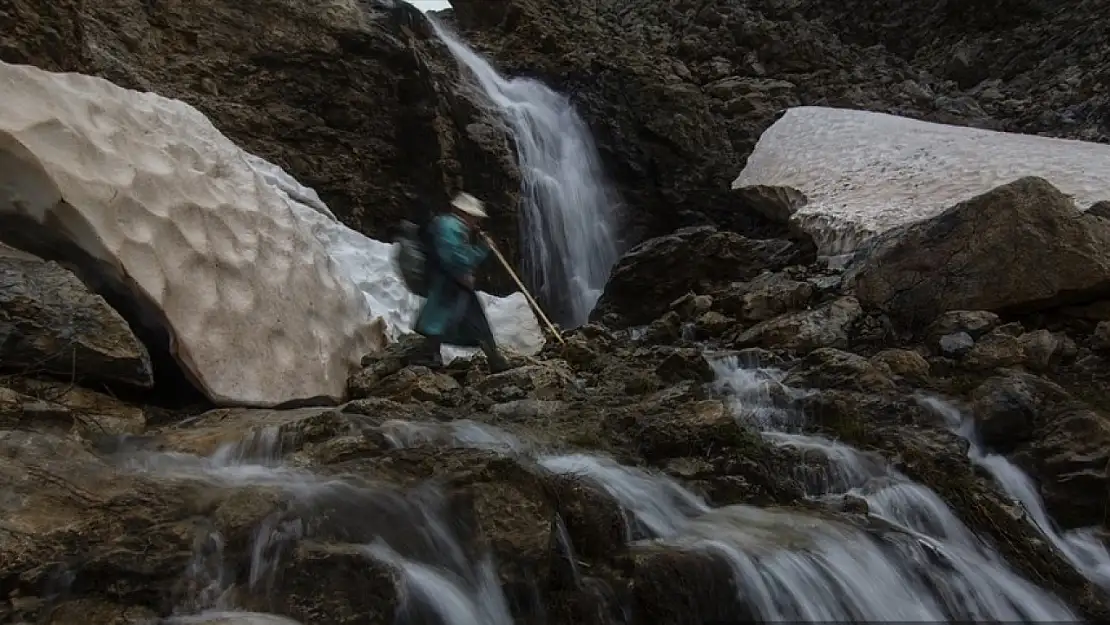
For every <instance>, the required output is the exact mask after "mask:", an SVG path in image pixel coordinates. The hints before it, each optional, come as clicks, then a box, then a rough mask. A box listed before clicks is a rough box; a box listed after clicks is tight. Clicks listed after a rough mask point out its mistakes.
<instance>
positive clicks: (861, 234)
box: [732, 106, 1110, 256]
mask: <svg viewBox="0 0 1110 625" xmlns="http://www.w3.org/2000/svg"><path fill="white" fill-rule="evenodd" d="M1021 176H1039V177H1041V178H1044V179H1046V180H1048V181H1049V182H1050V183H1052V184H1053V185H1054V186H1056V187H1058V188H1059V189H1060V190H1061V191H1063V192H1064V193H1066V194H1068V195H1070V196H1072V197H1073V198H1074V200H1075V202H1076V204H1077V205H1079V206H1088V205H1090V204H1091V203H1093V202H1095V201H1097V200H1101V199H1104V198H1106V197H1110V182H1107V180H1108V178H1110V146H1106V145H1102V144H1097V143H1086V142H1078V141H1068V140H1063V139H1052V138H1047V137H1037V136H1032V135H1018V134H1012V133H1001V132H994V131H990V130H979V129H973V128H963V127H960V126H950V125H944V124H933V123H929V122H922V121H917V120H912V119H907V118H903V117H895V116H892V115H884V114H881V113H869V112H866V111H852V110H846V109H831V108H823V107H809V106H806V107H798V108H792V109H790V110H788V111H786V113H785V114H784V115H783V116H782V117H780V118H779V120H778V121H776V122H775V123H774V124H773V125H772V126H771V127H770V128H769V129H767V131H766V132H765V133H763V136H762V137H760V139H759V143H757V144H756V146H755V150H754V151H753V152H752V154H751V156H750V157H749V158H748V163H747V165H745V167H744V170H743V171H741V172H740V175H739V176H738V177H737V178H736V180H734V181H733V183H732V186H733V188H737V189H744V188H747V187H760V186H763V187H776V186H777V187H788V188H794V189H797V190H798V191H800V192H801V193H803V194H804V196H805V199H806V201H805V203H804V206H801V207H800V208H797V209H796V210H795V211H793V213H792V214H791V215H790V222H791V223H792V224H793V225H794V227H795V228H796V229H798V230H801V231H803V232H805V233H806V234H808V235H810V236H811V237H812V238H813V240H814V241H815V242H816V244H817V249H818V252H819V253H822V254H825V255H830V256H833V255H839V254H847V253H850V252H852V251H854V250H856V249H857V248H859V246H860V245H862V244H863V243H864V242H865V241H866V240H867V239H868V238H870V237H872V236H874V235H876V234H880V233H882V232H885V231H887V230H891V229H893V228H897V227H899V226H903V225H906V224H909V223H914V222H917V221H921V220H923V219H928V218H930V217H934V216H936V215H937V214H939V213H940V212H941V211H943V210H944V209H946V208H948V207H950V206H952V205H953V204H956V203H957V202H962V201H964V200H968V199H970V198H972V197H974V196H976V195H979V194H982V193H985V192H987V191H989V190H991V189H992V188H994V187H997V186H999V185H1002V184H1005V183H1009V182H1012V181H1013V180H1014V179H1015V178H1018V177H1021ZM779 204H782V202H779ZM787 205H789V203H788V204H787Z"/></svg>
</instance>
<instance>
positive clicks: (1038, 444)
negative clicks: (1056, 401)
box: [1028, 408, 1110, 529]
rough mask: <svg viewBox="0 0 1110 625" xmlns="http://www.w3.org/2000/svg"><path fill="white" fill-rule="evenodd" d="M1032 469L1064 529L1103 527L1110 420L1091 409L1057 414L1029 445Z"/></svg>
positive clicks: (1109, 473)
mask: <svg viewBox="0 0 1110 625" xmlns="http://www.w3.org/2000/svg"><path fill="white" fill-rule="evenodd" d="M1028 454H1029V456H1030V457H1031V462H1029V465H1031V466H1029V468H1030V469H1032V472H1033V474H1034V475H1035V476H1036V477H1037V478H1038V481H1039V482H1040V486H1041V493H1042V496H1043V497H1044V502H1045V506H1046V507H1047V508H1048V510H1049V512H1050V514H1052V517H1053V519H1054V520H1055V521H1056V522H1057V523H1059V524H1060V526H1061V527H1063V528H1065V529H1072V528H1078V527H1092V526H1096V527H1097V526H1100V525H1104V524H1105V522H1106V491H1107V489H1108V488H1110V420H1108V419H1107V417H1106V415H1105V414H1100V413H1099V412H1096V411H1094V410H1091V409H1089V408H1072V409H1069V410H1064V411H1062V412H1059V413H1057V414H1055V415H1053V417H1052V419H1051V420H1050V421H1048V422H1047V423H1045V424H1044V426H1043V427H1042V428H1041V430H1040V432H1038V435H1037V438H1036V439H1035V440H1034V441H1033V442H1032V444H1031V445H1030V450H1029V452H1028Z"/></svg>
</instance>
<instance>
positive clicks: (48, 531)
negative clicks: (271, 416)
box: [0, 430, 269, 611]
mask: <svg viewBox="0 0 1110 625" xmlns="http://www.w3.org/2000/svg"><path fill="white" fill-rule="evenodd" d="M0 484H3V486H0V495H2V496H0V513H2V514H3V518H4V519H5V523H6V524H7V527H8V528H9V531H10V532H11V534H10V535H9V537H8V538H6V539H4V540H0V562H3V565H2V566H3V570H4V574H5V576H6V577H7V578H8V579H11V580H19V581H18V582H16V584H17V586H16V588H18V589H20V590H21V591H22V592H24V593H25V594H34V593H36V592H38V591H39V589H44V588H46V589H49V588H51V587H52V585H53V587H56V584H55V582H56V581H57V576H58V574H59V573H61V572H65V573H66V576H67V577H69V578H70V579H69V587H71V588H74V589H80V590H79V593H80V594H83V595H93V596H96V595H100V596H106V595H107V596H111V597H112V598H114V599H115V601H117V602H119V603H120V604H123V605H128V604H132V605H154V606H157V607H158V609H159V611H162V610H166V611H168V607H167V606H163V605H161V602H162V601H163V600H164V599H163V598H166V597H170V596H171V594H172V592H171V590H172V588H173V587H174V585H175V584H176V583H177V581H178V580H179V579H180V577H181V575H182V572H183V571H185V570H186V566H187V565H188V563H189V561H190V558H191V553H192V546H193V542H194V538H195V537H196V536H197V533H198V531H202V532H204V533H207V532H209V531H218V532H220V533H221V534H222V535H223V537H224V538H225V540H227V541H228V542H229V543H235V544H245V543H247V542H249V540H250V536H251V535H252V533H253V531H254V528H255V527H256V526H257V524H258V523H259V522H261V520H262V517H257V516H256V517H253V518H246V517H245V516H244V517H239V518H240V519H244V524H243V525H241V526H238V527H231V526H222V527H220V526H217V527H212V528H210V529H205V528H203V527H200V528H198V527H197V525H198V524H197V522H196V519H197V517H198V515H199V516H200V517H201V518H203V517H206V516H207V515H208V513H210V512H212V511H214V510H215V509H216V508H218V507H219V504H220V502H221V501H222V499H223V498H224V497H225V495H226V493H223V492H220V491H211V489H199V488H197V487H195V486H193V485H189V484H185V483H180V482H176V483H175V482H156V481H154V480H152V479H149V478H147V477H142V476H137V475H134V474H131V473H127V472H123V471H120V470H118V469H117V468H115V467H113V466H111V465H109V464H108V463H106V462H104V461H103V460H101V459H99V458H97V457H96V456H94V455H93V454H91V453H89V452H88V451H87V450H85V449H84V448H82V447H81V446H80V444H79V443H78V442H76V441H74V440H72V439H62V438H59V437H56V436H53V435H50V434H40V433H34V432H19V431H11V430H0ZM208 491H211V492H208ZM268 512H269V510H263V511H262V512H261V513H262V514H263V515H264V514H266V513H268ZM229 564H231V565H233V566H238V565H240V564H242V565H246V564H247V560H241V561H238V562H235V561H229ZM107 589H111V590H110V592H105V591H107Z"/></svg>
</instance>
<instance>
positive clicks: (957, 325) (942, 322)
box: [925, 310, 1002, 342]
mask: <svg viewBox="0 0 1110 625" xmlns="http://www.w3.org/2000/svg"><path fill="white" fill-rule="evenodd" d="M1001 323H1002V320H1001V319H1000V318H999V317H998V315H996V314H994V313H992V312H990V311H988V310H950V311H948V312H946V313H944V314H942V315H941V316H939V317H937V318H936V320H935V321H933V323H931V324H929V327H928V328H927V329H926V330H925V334H926V336H928V337H929V338H930V339H932V340H933V341H934V342H935V341H938V340H940V338H941V337H944V336H948V335H950V334H957V333H960V332H963V333H965V334H967V335H968V336H970V337H971V338H972V339H973V340H974V339H978V338H979V337H980V336H983V335H984V334H986V333H987V332H990V331H991V330H993V329H995V328H997V327H998V326H999V325H1000V324H1001Z"/></svg>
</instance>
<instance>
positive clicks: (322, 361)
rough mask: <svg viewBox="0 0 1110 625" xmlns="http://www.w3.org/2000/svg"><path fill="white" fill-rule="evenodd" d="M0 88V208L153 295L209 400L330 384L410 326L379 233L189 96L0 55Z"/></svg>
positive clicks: (261, 401) (503, 330) (534, 342)
mask: <svg viewBox="0 0 1110 625" xmlns="http://www.w3.org/2000/svg"><path fill="white" fill-rule="evenodd" d="M0 92H2V93H4V94H5V98H6V99H5V102H4V104H5V106H3V107H0V216H2V215H5V214H6V215H9V216H19V217H22V218H25V219H29V220H31V221H33V222H36V223H38V224H39V225H40V226H41V227H43V228H44V230H46V231H49V232H51V234H52V235H56V236H59V237H60V238H62V239H64V240H66V241H67V242H68V243H69V244H70V245H71V246H73V247H75V248H79V249H80V250H82V251H83V252H84V253H86V254H88V255H90V256H91V257H93V258H95V259H97V260H98V261H100V265H102V267H101V270H102V271H104V272H105V273H107V274H110V276H111V277H112V278H113V279H114V280H115V281H117V282H118V283H120V284H122V285H124V286H126V287H127V288H129V289H130V290H131V292H132V293H133V295H134V296H135V298H136V300H137V301H142V302H145V303H146V304H147V305H148V306H153V308H154V309H156V310H157V314H158V316H159V320H158V321H159V323H161V324H162V325H163V326H164V327H165V328H166V329H167V330H168V331H169V333H170V336H171V349H172V351H173V353H174V356H175V357H176V359H177V360H178V362H179V363H180V364H181V366H182V368H183V369H184V370H185V371H186V372H188V373H189V374H190V375H191V377H192V378H193V379H194V381H195V382H196V383H197V384H198V386H199V387H200V388H201V389H202V390H203V391H204V392H205V393H206V394H207V395H208V396H209V397H210V398H211V399H212V400H214V401H216V402H218V403H222V404H245V405H262V406H269V405H275V404H279V403H283V402H286V401H290V400H295V399H303V398H310V397H331V398H336V399H339V398H341V397H342V396H343V395H344V394H345V390H346V384H347V378H348V375H349V374H350V372H351V370H352V369H354V368H356V367H358V366H359V361H360V360H361V357H362V356H363V355H364V354H366V353H367V352H370V351H373V350H375V349H377V348H380V347H381V345H382V344H383V340H384V336H383V334H384V335H388V336H392V337H396V336H397V335H398V334H400V333H401V332H403V331H407V330H408V329H409V328H410V324H411V321H412V317H413V314H412V313H413V312H414V311H415V309H416V307H417V306H418V304H419V300H418V299H417V298H415V297H414V296H412V295H411V294H410V293H408V291H407V290H406V289H405V288H404V285H403V283H402V282H401V279H400V278H399V276H398V275H397V273H396V270H395V268H394V266H393V262H392V252H393V249H392V245H390V244H387V243H382V242H380V241H375V240H372V239H369V238H367V237H365V236H363V235H362V234H359V233H358V232H355V231H354V230H351V229H350V228H347V227H346V226H344V225H343V224H342V223H341V222H339V221H338V220H337V219H336V218H335V216H334V215H333V214H332V213H331V211H330V210H328V207H327V206H326V205H325V204H324V203H323V202H322V201H321V200H320V198H319V196H318V195H317V194H316V193H315V192H314V191H313V190H312V189H309V188H307V187H304V186H303V185H301V184H299V183H298V182H297V181H296V180H295V179H294V178H293V177H292V176H290V175H288V174H287V173H286V172H284V171H282V170H281V169H280V168H279V167H277V166H275V165H273V164H271V163H269V162H267V161H265V160H263V159H261V158H258V157H256V156H254V155H251V154H248V153H246V152H244V151H243V150H241V149H240V148H239V147H238V146H236V145H235V144H234V143H233V142H232V141H231V140H230V139H228V138H227V137H226V136H224V135H223V134H222V133H221V132H220V131H219V130H217V129H216V128H215V126H213V125H212V123H211V122H210V121H209V120H208V119H207V118H206V117H205V116H204V115H203V114H202V113H201V112H200V111H198V110H197V109H195V108H193V107H191V106H189V105H187V104H185V103H184V102H181V101H178V100H173V99H169V98H164V97H161V96H158V95H156V94H153V93H140V92H137V91H132V90H129V89H123V88H121V87H118V86H116V85H114V84H112V83H111V82H109V81H106V80H103V79H100V78H95V77H91V76H84V75H81V74H72V73H53V72H46V71H43V70H41V69H38V68H35V67H31V66H26V65H11V64H7V63H0ZM483 302H484V303H485V304H486V305H487V306H488V310H489V314H490V317H491V321H492V322H493V323H494V327H495V335H496V336H497V338H498V339H499V340H501V341H502V342H503V343H504V344H505V346H506V347H509V348H514V349H516V350H517V351H522V352H525V353H531V352H533V351H535V350H536V349H537V348H538V347H539V346H541V345H542V343H543V338H542V334H541V332H540V330H539V326H538V324H537V322H536V320H535V318H534V317H533V315H532V313H531V311H530V309H529V308H528V306H527V303H526V302H525V301H524V298H523V296H522V295H521V294H519V293H518V294H515V295H514V296H511V297H508V298H492V297H489V296H485V297H483ZM376 317H380V318H381V319H380V320H379V319H376ZM383 326H384V327H383Z"/></svg>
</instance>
